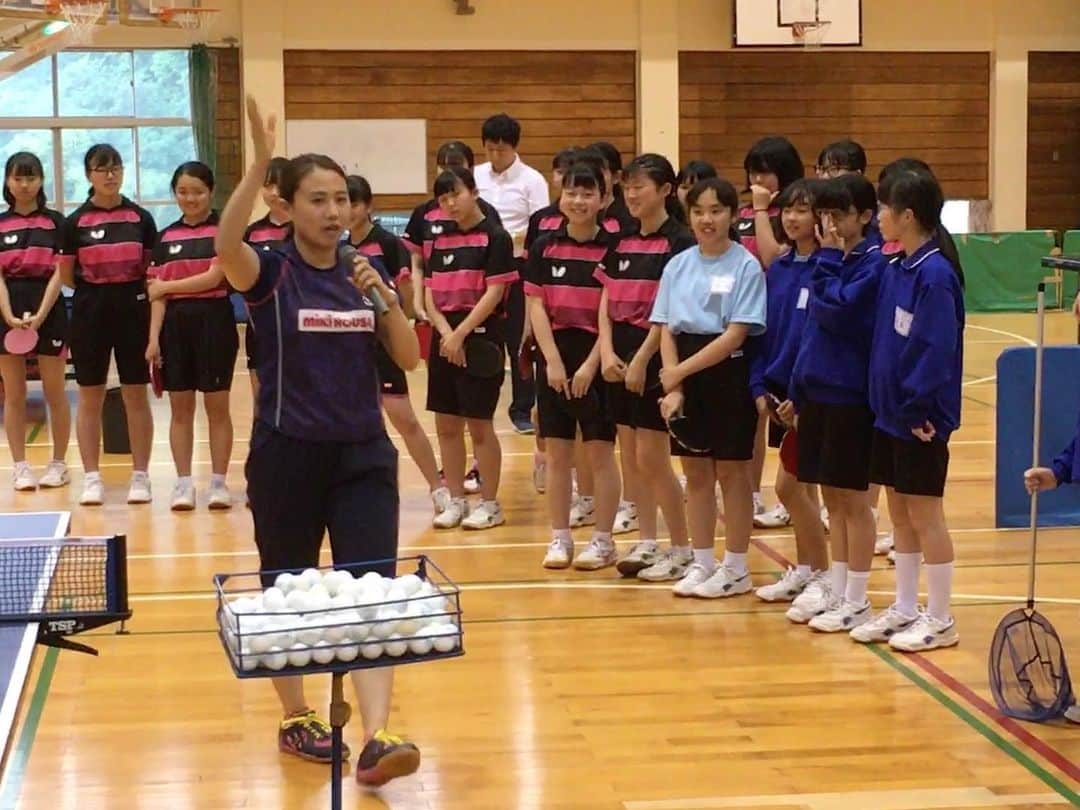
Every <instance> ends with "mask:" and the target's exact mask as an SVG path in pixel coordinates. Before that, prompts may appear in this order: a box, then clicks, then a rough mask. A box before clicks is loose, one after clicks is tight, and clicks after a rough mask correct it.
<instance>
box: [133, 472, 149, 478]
mask: <svg viewBox="0 0 1080 810" xmlns="http://www.w3.org/2000/svg"><path fill="white" fill-rule="evenodd" d="M131 477H132V478H149V477H150V473H148V472H147V471H146V470H132V471H131Z"/></svg>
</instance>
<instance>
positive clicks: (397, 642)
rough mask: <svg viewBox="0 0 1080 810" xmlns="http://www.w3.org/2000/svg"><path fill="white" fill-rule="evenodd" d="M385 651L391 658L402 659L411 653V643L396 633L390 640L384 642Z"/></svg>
mask: <svg viewBox="0 0 1080 810" xmlns="http://www.w3.org/2000/svg"><path fill="white" fill-rule="evenodd" d="M383 650H384V651H385V652H386V654H387V655H389V656H390V657H391V658H400V657H401V656H403V655H404V654H405V653H407V652H408V651H409V642H408V641H406V640H405V639H403V638H402V637H401V636H399V635H398V634H397V633H394V634H393V635H392V636H390V638H388V639H387V640H386V641H385V642H383Z"/></svg>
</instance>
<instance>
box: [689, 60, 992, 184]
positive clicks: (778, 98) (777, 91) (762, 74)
mask: <svg viewBox="0 0 1080 810" xmlns="http://www.w3.org/2000/svg"><path fill="white" fill-rule="evenodd" d="M679 79H680V88H679V111H680V123H679V133H680V138H679V145H680V152H681V158H682V160H683V162H686V161H687V160H690V159H692V158H704V159H706V160H709V161H711V162H713V163H714V164H715V165H716V167H717V169H718V170H719V171H720V173H721V174H722V175H724V176H726V177H729V178H731V179H732V180H733V181H734V182H735V183H736V185H739V186H740V187H741V184H742V183H743V182H744V174H743V169H742V163H743V159H744V157H745V155H746V151H747V149H749V147H750V145H751V144H752V143H753V142H754V141H755V140H757V139H758V138H762V137H764V136H766V135H785V136H786V137H788V138H789V139H791V141H792V142H793V143H794V144H795V146H796V148H798V150H799V154H800V155H801V156H802V158H803V161H804V163H805V164H806V167H807V171H808V173H809V172H812V171H813V166H814V162H815V161H816V159H817V155H818V152H820V151H821V148H822V147H823V146H825V144H827V143H829V142H830V141H835V140H839V139H841V138H848V137H850V138H853V139H855V140H857V141H858V142H859V143H861V144H863V146H864V147H865V148H866V151H867V155H868V157H869V160H870V167H869V174H870V176H871V178H876V175H877V172H878V171H879V170H880V168H881V167H882V166H884V165H885V164H886V163H888V162H889V161H891V160H894V159H896V158H899V157H903V156H908V155H910V156H915V157H921V158H922V159H923V160H926V161H927V162H928V163H930V165H931V166H933V167H934V171H935V173H936V174H937V175H938V177H939V178H940V179H941V181H942V185H943V186H944V189H945V193H946V194H947V195H948V196H950V197H956V198H969V199H982V198H986V197H988V196H989V181H990V170H989V161H990V142H989V139H990V136H989V132H990V57H989V54H986V53H918V54H914V53H911V54H908V53H895V52H890V53H878V52H873V51H843V52H839V51H823V52H819V53H806V52H801V51H800V52H776V51H755V52H748V51H722V52H699V51H684V52H682V53H681V54H680V55H679Z"/></svg>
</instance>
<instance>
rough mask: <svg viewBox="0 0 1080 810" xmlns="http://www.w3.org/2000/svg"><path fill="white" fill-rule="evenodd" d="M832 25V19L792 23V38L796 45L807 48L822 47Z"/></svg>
mask: <svg viewBox="0 0 1080 810" xmlns="http://www.w3.org/2000/svg"><path fill="white" fill-rule="evenodd" d="M830 25H832V21H831V20H816V21H807V22H797V23H792V24H791V38H792V39H793V40H795V44H796V45H802V46H803V47H806V48H820V47H821V45H822V43H823V42H824V41H825V34H827V33H828V31H829V26H830Z"/></svg>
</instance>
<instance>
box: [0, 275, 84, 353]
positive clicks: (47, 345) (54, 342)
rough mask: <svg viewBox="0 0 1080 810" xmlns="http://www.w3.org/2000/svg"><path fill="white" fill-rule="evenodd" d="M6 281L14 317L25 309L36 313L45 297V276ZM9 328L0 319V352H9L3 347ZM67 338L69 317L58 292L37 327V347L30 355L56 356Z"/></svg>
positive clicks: (46, 280) (46, 284) (47, 283)
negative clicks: (53, 302)
mask: <svg viewBox="0 0 1080 810" xmlns="http://www.w3.org/2000/svg"><path fill="white" fill-rule="evenodd" d="M5 283H6V284H7V288H8V297H9V298H10V300H11V312H12V314H13V315H14V316H15V317H16V318H21V317H22V316H23V314H24V313H27V312H29V313H30V314H31V316H33V315H34V314H36V313H37V311H38V307H39V306H41V299H42V298H44V297H45V288H46V287H47V286H49V280H48V279H38V278H12V279H6V280H5ZM9 331H11V327H10V326H8V325H7V324H6V323H4V321H3V319H0V354H7V353H8V351H7V349H5V348H4V338H5V337H6V336H7V333H8V332H9ZM67 340H68V317H67V310H66V309H65V308H64V297H63V296H62V295H61V296H57V298H56V303H55V304H53V308H52V309H50V310H49V314H48V315H47V316H46V317H45V320H44V321H42V323H41V326H40V327H39V328H38V342H37V347H36V348H34V350H33V351H32V352H31V354H40V355H45V356H46V357H59V356H60V353H61V352H63V351H64V346H66V345H67Z"/></svg>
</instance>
